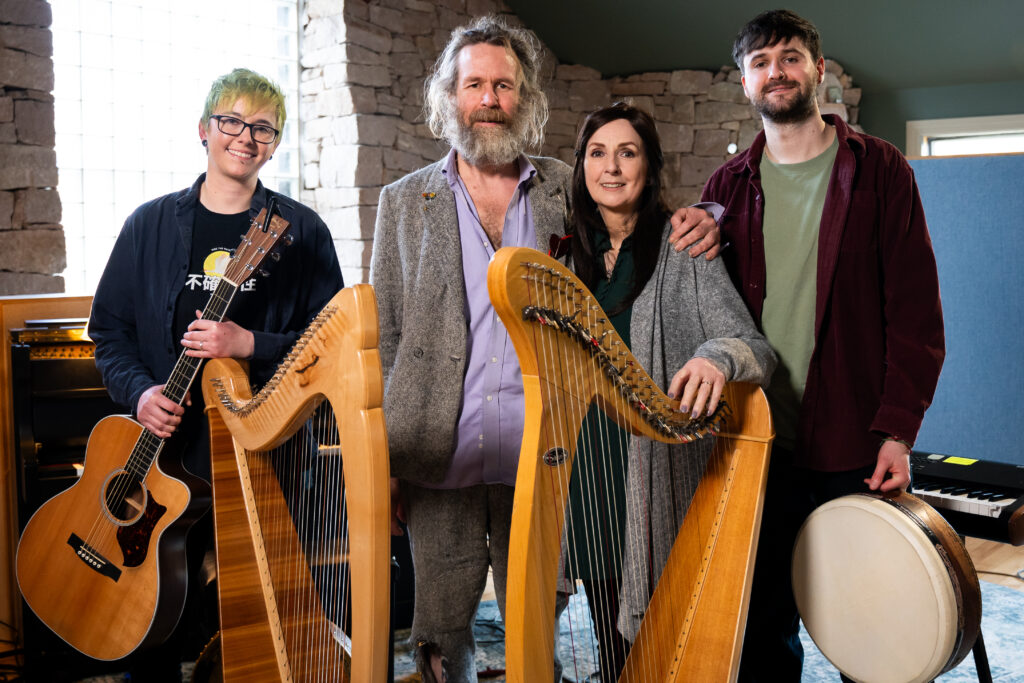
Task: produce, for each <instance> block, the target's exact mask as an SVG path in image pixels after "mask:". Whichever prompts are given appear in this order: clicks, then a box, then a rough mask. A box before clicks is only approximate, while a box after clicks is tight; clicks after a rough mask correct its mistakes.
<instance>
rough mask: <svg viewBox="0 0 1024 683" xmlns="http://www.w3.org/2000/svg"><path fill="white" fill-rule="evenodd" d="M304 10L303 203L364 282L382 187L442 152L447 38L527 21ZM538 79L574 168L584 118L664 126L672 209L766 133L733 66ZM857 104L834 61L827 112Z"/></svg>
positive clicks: (371, 7) (380, 9)
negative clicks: (613, 112)
mask: <svg viewBox="0 0 1024 683" xmlns="http://www.w3.org/2000/svg"><path fill="white" fill-rule="evenodd" d="M303 10H304V11H303V17H302V25H303V39H302V56H301V59H302V67H303V70H302V78H301V84H300V97H301V103H300V116H301V119H302V158H303V163H304V167H303V169H302V187H303V190H302V197H301V198H302V200H303V201H304V202H306V203H307V204H309V205H311V206H313V207H315V208H316V209H317V211H319V213H320V215H321V216H322V217H323V218H324V220H325V221H326V223H327V225H329V226H330V227H331V230H332V232H333V233H334V237H335V244H336V245H337V247H338V256H339V258H340V259H341V265H342V270H343V272H344V275H345V281H346V282H349V283H354V282H360V281H363V282H364V281H366V279H367V275H368V272H369V263H370V253H371V249H372V239H373V226H374V219H375V217H376V206H377V200H378V198H379V196H380V189H381V187H382V186H383V185H385V184H387V183H389V182H392V181H394V180H396V179H398V178H400V177H402V176H403V175H405V174H406V173H409V172H410V171H414V170H416V169H418V168H421V167H423V166H425V165H427V164H429V163H432V162H434V161H437V160H438V159H439V158H440V157H441V156H442V155H443V154H444V153H445V152H446V151H447V148H446V146H445V145H444V144H442V143H440V142H438V141H436V140H434V139H433V137H432V136H431V134H430V131H429V130H428V129H427V127H426V125H425V124H424V123H423V116H422V113H421V107H422V101H423V96H422V89H423V81H424V78H425V77H426V75H427V73H428V72H429V70H430V67H431V66H432V65H433V63H434V60H435V59H436V58H437V55H438V54H439V53H440V51H441V49H442V48H443V47H444V45H445V44H446V43H447V41H448V38H449V35H450V33H451V30H452V29H454V28H455V27H457V26H459V25H461V24H464V23H466V22H468V21H469V20H470V19H471V18H472V17H475V16H479V15H482V14H488V13H491V14H500V15H503V16H505V17H506V18H507V19H508V20H509V21H510V22H512V23H516V24H519V23H520V22H519V21H518V18H517V17H516V16H515V15H514V14H512V12H511V11H510V10H509V9H508V7H507V6H506V5H505V4H504V3H503V2H500V1H498V0H434V1H430V2H427V1H425V0H371V1H367V0H343V2H341V3H339V2H337V0H307V2H306V3H305V6H304V8H303ZM543 76H544V78H543V82H544V83H545V91H546V92H547V95H548V98H549V102H550V107H551V116H550V119H549V122H548V126H547V129H546V140H545V144H544V147H543V149H542V150H539V151H540V152H541V153H543V154H547V155H550V156H555V157H558V158H561V159H562V160H563V161H565V162H566V163H572V146H573V143H574V141H575V136H576V127H577V125H578V124H579V122H580V120H581V119H582V117H583V115H584V114H585V113H586V112H588V111H590V110H592V109H594V108H596V107H599V106H601V105H605V104H609V103H611V102H614V101H616V100H620V99H628V100H631V101H632V102H633V103H634V104H636V105H638V106H641V107H643V108H645V109H647V110H648V111H649V112H651V113H652V114H653V115H654V117H655V120H656V121H657V122H658V129H659V132H660V135H661V139H662V146H663V148H664V151H665V156H666V164H665V172H666V178H665V188H666V198H667V200H668V202H669V204H670V205H673V206H682V205H685V204H689V203H691V202H693V201H696V198H697V197H698V196H699V194H700V190H701V187H702V185H703V183H704V181H705V180H706V179H707V177H708V176H709V175H710V174H711V172H712V171H714V170H715V169H716V168H717V167H718V166H719V165H721V163H722V162H723V161H725V160H726V159H727V158H729V156H731V154H732V153H735V152H736V151H740V150H743V149H746V147H747V146H748V145H749V144H750V142H751V140H753V138H754V136H755V135H756V134H757V132H758V130H760V119H759V118H758V117H757V116H756V115H755V114H754V112H753V110H752V108H751V107H750V105H749V104H748V103H747V99H746V97H745V96H744V95H743V91H742V88H741V86H740V84H739V80H740V79H739V72H738V71H737V70H736V69H735V67H732V66H726V67H723V68H722V69H720V70H719V71H718V72H710V71H689V70H681V71H672V72H651V73H643V74H635V75H632V76H628V77H624V78H623V77H616V78H602V76H601V74H600V73H598V72H597V71H595V70H594V69H590V68H588V67H585V66H578V65H568V64H558V63H557V62H556V61H555V60H554V59H553V57H551V55H550V54H549V55H548V56H547V58H546V61H545V67H544V74H543ZM839 100H841V102H839ZM859 100H860V90H859V89H856V88H854V87H853V84H852V80H851V79H850V77H849V75H847V74H844V73H843V70H842V67H840V66H839V65H838V64H836V63H835V62H831V61H830V62H829V63H828V74H827V79H826V83H824V84H823V85H822V87H821V88H819V101H821V102H822V108H823V111H836V112H838V113H841V114H842V115H844V116H847V117H848V119H849V120H850V121H852V122H856V119H857V109H856V106H857V104H858V103H859ZM826 102H828V104H826ZM730 145H735V147H734V148H731V147H730ZM730 150H731V151H730ZM534 151H537V150H534Z"/></svg>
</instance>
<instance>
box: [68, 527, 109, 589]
mask: <svg viewBox="0 0 1024 683" xmlns="http://www.w3.org/2000/svg"><path fill="white" fill-rule="evenodd" d="M68 545H69V546H71V549H72V550H74V551H75V554H76V555H78V559H80V560H82V562H84V563H85V564H86V565H87V566H89V567H90V568H92V569H94V570H95V571H97V572H99V573H100V574H102V575H103V576H106V577H107V578H109V579H112V580H113V581H115V582H116V581H117V580H118V579H120V578H121V570H120V569H118V568H117V567H116V566H114V565H113V564H111V563H110V561H109V560H107V558H105V557H103V555H101V554H99V553H98V552H96V550H95V548H93V547H92V546H91V545H89V544H88V543H86V542H85V541H83V540H82V539H80V538H79V537H78V536H76V535H75V534H71V536H69V537H68Z"/></svg>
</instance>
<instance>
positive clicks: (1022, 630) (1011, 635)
mask: <svg viewBox="0 0 1024 683" xmlns="http://www.w3.org/2000/svg"><path fill="white" fill-rule="evenodd" d="M981 600H982V618H981V631H982V634H983V636H984V639H985V647H986V650H987V651H988V661H989V666H990V667H991V670H992V680H993V682H994V683H1024V647H1022V644H1024V591H1020V590H1014V589H1012V588H1006V587H1004V586H998V585H996V584H992V583H988V582H986V581H982V582H981ZM570 613H571V614H576V615H579V614H584V615H585V614H587V610H586V603H585V598H584V597H582V596H573V598H572V600H570V606H569V609H568V610H566V614H565V615H563V619H562V623H561V624H560V627H561V632H562V638H561V641H562V643H563V645H564V644H565V643H566V642H567V641H568V640H569V639H570V635H569V633H570V629H572V632H573V636H572V637H573V638H575V639H576V640H581V639H586V638H587V637H588V634H587V633H586V632H585V630H581V629H585V626H581V624H585V623H586V621H587V620H586V619H581V618H578V617H575V618H573V619H572V621H571V623H572V625H571V627H570V620H569V616H568V615H569V614H570ZM474 635H475V636H476V641H477V662H478V667H477V668H478V671H479V672H480V681H481V683H483V682H484V681H488V682H500V681H504V680H505V676H504V673H503V668H504V660H505V641H504V638H505V631H504V628H503V627H502V624H501V618H500V616H499V614H498V608H497V605H496V604H495V603H494V601H486V602H483V603H481V605H480V610H479V611H478V612H477V620H476V626H475V628H474ZM408 637H409V632H408V631H404V632H399V633H396V643H395V650H396V652H395V681H396V683H418V681H419V680H420V678H419V675H418V674H416V673H415V666H414V665H413V659H412V652H411V648H410V646H409V645H408V643H407V642H405V641H406V640H407V639H408ZM800 640H801V642H802V643H803V646H804V674H803V679H802V683H824V682H825V681H828V683H835V681H838V680H839V675H838V673H837V672H836V669H835V668H834V667H833V666H832V665H831V664H830V663H829V662H828V660H827V659H825V657H824V655H822V654H821V652H820V651H819V650H818V648H817V647H815V645H814V641H812V640H811V638H810V636H808V635H807V631H805V630H804V629H803V628H802V627H801V629H800ZM567 654H568V653H567V652H566V653H565V654H563V655H562V661H563V662H564V661H569V658H568V656H567ZM593 671H596V666H594V663H593V661H592V660H590V661H587V660H580V659H579V658H577V662H576V667H574V668H573V669H572V670H568V667H567V670H566V671H565V672H564V674H563V681H565V682H566V683H584V682H586V683H598V682H599V680H600V679H597V678H592V679H589V680H588V679H587V677H588V676H589V675H590V674H591V673H592V672H593ZM977 680H978V674H977V669H976V668H975V664H974V656H973V654H968V655H967V657H966V658H964V660H963V661H962V662H961V663H960V665H959V666H958V667H956V668H955V669H953V670H952V671H950V672H948V673H946V674H943V675H942V676H939V677H938V678H936V679H935V681H936V683H972V682H974V681H977Z"/></svg>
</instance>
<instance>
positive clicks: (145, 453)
mask: <svg viewBox="0 0 1024 683" xmlns="http://www.w3.org/2000/svg"><path fill="white" fill-rule="evenodd" d="M236 291H238V286H237V285H236V284H234V283H233V282H231V281H230V280H228V279H226V278H223V277H222V278H221V279H220V282H218V283H217V288H216V289H215V290H214V292H213V296H211V297H210V300H209V301H208V302H207V303H206V308H205V309H203V314H202V319H203V320H213V321H214V322H220V321H222V320H224V316H225V315H226V314H227V310H228V306H229V305H230V304H231V300H232V299H233V298H234V296H235V292H236ZM202 361H203V359H202V358H195V357H193V356H189V355H186V354H185V352H184V351H182V352H181V355H180V356H178V362H177V363H175V364H174V370H172V371H171V376H170V379H168V380H167V383H166V384H164V388H163V390H162V391H161V393H162V394H163V395H164V396H166V397H167V398H169V399H171V400H172V401H174V402H175V403H177V404H178V405H182V404H183V403H184V401H185V396H186V395H187V394H188V390H189V389H190V388H191V387H192V383H193V382H194V381H195V378H196V375H197V374H199V366H200V365H202ZM163 444H164V440H163V439H161V438H160V437H159V436H157V435H156V434H153V433H152V432H150V431H149V430H148V429H147V430H143V432H142V435H141V436H140V437H139V440H138V441H137V442H136V443H135V448H133V449H132V453H131V455H130V456H129V457H128V463H127V464H126V465H125V469H126V470H127V471H128V472H130V473H131V474H132V475H134V476H135V478H136V479H137V480H139V481H141V480H142V479H144V478H145V477H146V474H147V473H148V472H149V468H150V467H151V466H152V465H153V461H154V460H155V459H156V456H157V455H159V453H160V448H161V447H162V446H163Z"/></svg>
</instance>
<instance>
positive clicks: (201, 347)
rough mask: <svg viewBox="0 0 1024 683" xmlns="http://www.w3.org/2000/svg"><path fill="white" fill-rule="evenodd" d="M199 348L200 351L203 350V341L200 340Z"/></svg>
mask: <svg viewBox="0 0 1024 683" xmlns="http://www.w3.org/2000/svg"><path fill="white" fill-rule="evenodd" d="M199 350H200V351H202V350H203V342H199Z"/></svg>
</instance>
